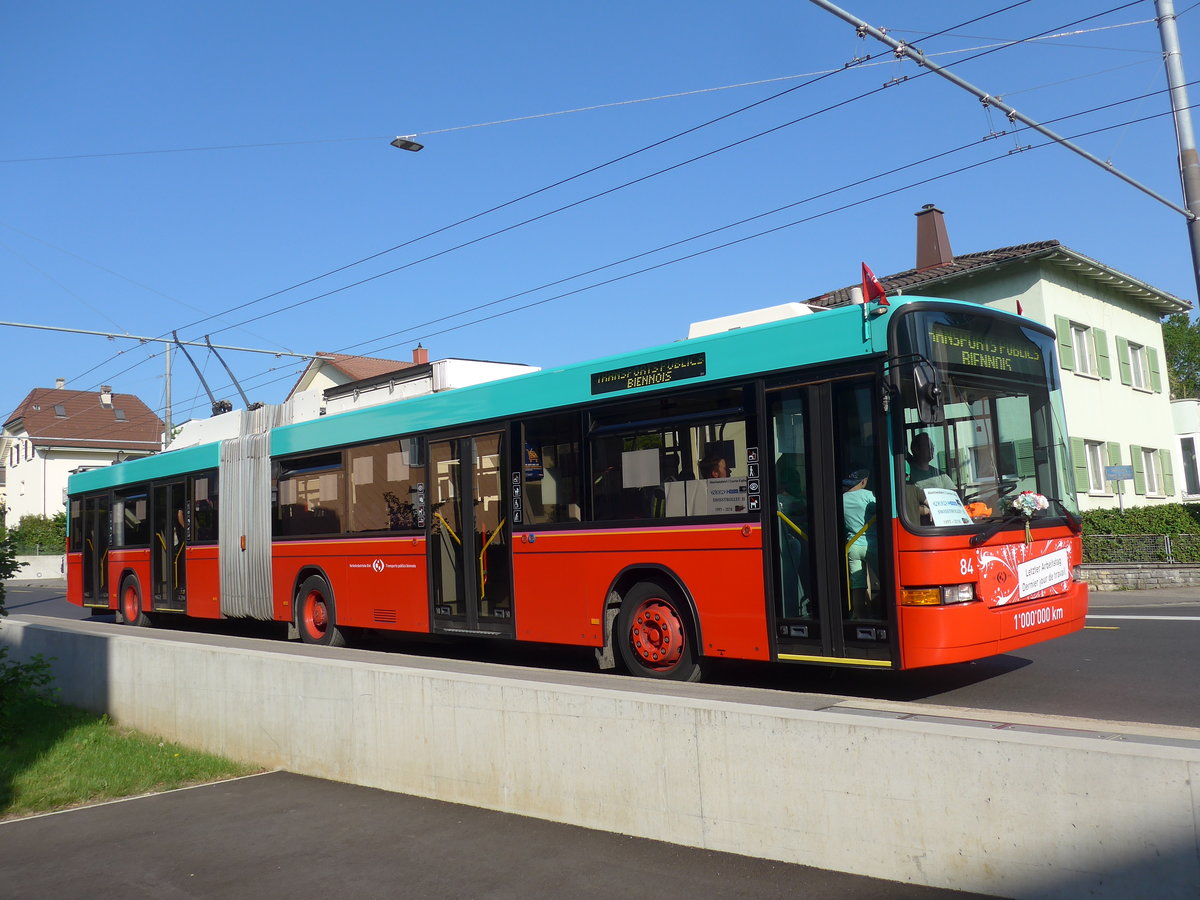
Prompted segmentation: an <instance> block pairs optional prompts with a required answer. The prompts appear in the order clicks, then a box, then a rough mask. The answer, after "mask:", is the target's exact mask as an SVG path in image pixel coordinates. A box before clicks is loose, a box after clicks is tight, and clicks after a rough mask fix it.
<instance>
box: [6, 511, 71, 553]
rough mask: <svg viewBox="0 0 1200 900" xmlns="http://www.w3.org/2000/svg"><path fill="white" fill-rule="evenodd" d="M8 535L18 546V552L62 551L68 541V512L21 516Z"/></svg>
mask: <svg viewBox="0 0 1200 900" xmlns="http://www.w3.org/2000/svg"><path fill="white" fill-rule="evenodd" d="M8 536H9V537H10V538H12V540H13V543H14V544H16V546H17V552H18V553H34V552H40V553H62V552H63V547H64V546H65V544H66V541H67V514H66V513H65V512H60V513H55V514H54V515H53V516H21V521H20V522H18V523H17V526H16V527H15V528H10V529H9V530H8Z"/></svg>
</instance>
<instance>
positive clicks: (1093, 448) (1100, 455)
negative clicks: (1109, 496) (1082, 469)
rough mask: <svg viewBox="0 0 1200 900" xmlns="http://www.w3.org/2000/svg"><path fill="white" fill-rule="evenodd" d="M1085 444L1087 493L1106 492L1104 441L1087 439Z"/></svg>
mask: <svg viewBox="0 0 1200 900" xmlns="http://www.w3.org/2000/svg"><path fill="white" fill-rule="evenodd" d="M1086 444H1087V470H1088V493H1090V494H1103V493H1106V491H1105V484H1104V443H1103V442H1102V441H1087V442H1086Z"/></svg>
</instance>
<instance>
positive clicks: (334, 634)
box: [296, 575, 346, 647]
mask: <svg viewBox="0 0 1200 900" xmlns="http://www.w3.org/2000/svg"><path fill="white" fill-rule="evenodd" d="M296 627H297V628H298V629H299V630H300V639H301V640H302V641H304V643H306V644H323V645H325V646H327V647H345V646H346V636H345V635H344V634H343V633H342V630H341V629H340V628H338V626H337V607H336V606H335V605H334V602H333V591H331V590H330V589H329V582H327V581H326V580H325V579H324V578H322V577H321V576H320V575H310V576H309V577H308V578H306V579H304V583H303V584H301V585H300V590H299V591H297V592H296Z"/></svg>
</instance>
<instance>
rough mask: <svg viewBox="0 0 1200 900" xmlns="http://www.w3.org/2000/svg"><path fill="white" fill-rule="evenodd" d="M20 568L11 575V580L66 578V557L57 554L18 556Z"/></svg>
mask: <svg viewBox="0 0 1200 900" xmlns="http://www.w3.org/2000/svg"><path fill="white" fill-rule="evenodd" d="M17 563H18V564H19V565H20V568H19V569H17V571H16V573H15V574H14V575H13V580H14V581H16V580H30V579H50V578H64V577H66V575H65V573H66V571H67V570H66V557H65V556H63V555H62V554H61V553H59V554H58V555H57V556H18V557H17Z"/></svg>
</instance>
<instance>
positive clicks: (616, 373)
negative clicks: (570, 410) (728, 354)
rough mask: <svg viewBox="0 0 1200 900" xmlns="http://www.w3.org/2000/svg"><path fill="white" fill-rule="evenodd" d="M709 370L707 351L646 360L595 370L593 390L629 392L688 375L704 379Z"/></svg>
mask: <svg viewBox="0 0 1200 900" xmlns="http://www.w3.org/2000/svg"><path fill="white" fill-rule="evenodd" d="M707 370H708V358H707V356H706V355H705V354H703V353H692V354H691V355H689V356H676V357H674V358H673V359H663V360H659V361H658V362H651V363H643V364H642V365H640V366H630V367H628V368H626V369H609V370H608V371H606V372H593V373H592V393H593V394H608V393H611V392H612V391H628V390H632V389H633V388H640V387H647V386H649V385H654V384H668V383H670V382H672V381H680V380H682V379H684V378H700V377H701V376H703V375H704V374H705V373H706V372H707Z"/></svg>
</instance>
